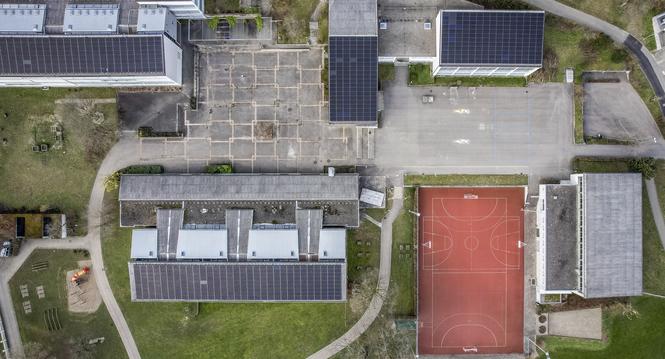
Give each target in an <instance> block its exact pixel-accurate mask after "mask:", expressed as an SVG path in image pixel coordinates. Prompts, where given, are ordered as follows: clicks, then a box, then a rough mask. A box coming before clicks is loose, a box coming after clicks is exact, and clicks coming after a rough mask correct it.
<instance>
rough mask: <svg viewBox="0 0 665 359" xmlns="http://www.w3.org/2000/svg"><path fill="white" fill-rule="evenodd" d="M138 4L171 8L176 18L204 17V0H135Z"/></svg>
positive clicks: (193, 18) (201, 18)
mask: <svg viewBox="0 0 665 359" xmlns="http://www.w3.org/2000/svg"><path fill="white" fill-rule="evenodd" d="M136 2H137V3H138V4H139V5H159V6H164V7H166V8H168V9H169V10H171V12H172V13H173V14H174V15H175V17H177V18H178V19H192V20H195V19H200V20H203V19H205V18H206V17H205V13H204V11H205V0H137V1H136Z"/></svg>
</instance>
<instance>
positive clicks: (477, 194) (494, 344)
mask: <svg viewBox="0 0 665 359" xmlns="http://www.w3.org/2000/svg"><path fill="white" fill-rule="evenodd" d="M524 196H525V189H524V188H522V187H502V188H485V187H480V188H453V187H450V188H422V189H420V191H419V200H418V202H419V210H420V214H421V215H420V223H419V225H420V230H419V232H420V233H419V249H418V281H419V286H418V353H419V354H423V355H426V354H463V353H478V354H488V353H522V352H523V351H524V349H523V320H524V319H523V318H524V312H523V310H524V296H523V293H524V279H523V278H524V264H523V263H524V258H523V255H522V251H523V250H522V248H521V245H520V244H521V241H522V240H523V228H524V219H523V218H524V217H523V212H522V208H523V207H524V199H525V198H524Z"/></svg>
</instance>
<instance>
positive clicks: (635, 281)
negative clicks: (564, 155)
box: [582, 173, 642, 298]
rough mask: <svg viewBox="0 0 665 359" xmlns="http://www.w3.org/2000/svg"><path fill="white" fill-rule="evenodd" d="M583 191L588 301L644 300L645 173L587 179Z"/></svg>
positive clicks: (585, 271)
mask: <svg viewBox="0 0 665 359" xmlns="http://www.w3.org/2000/svg"><path fill="white" fill-rule="evenodd" d="M582 188H583V197H584V198H583V206H584V213H585V218H584V233H585V243H584V249H585V254H586V261H585V262H584V274H585V277H584V282H585V290H584V294H585V296H586V297H587V298H602V297H619V296H634V295H641V294H642V176H641V174H637V173H621V174H618V173H612V174H608V173H590V174H584V177H583V187H582Z"/></svg>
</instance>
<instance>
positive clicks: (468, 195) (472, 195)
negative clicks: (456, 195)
mask: <svg viewBox="0 0 665 359" xmlns="http://www.w3.org/2000/svg"><path fill="white" fill-rule="evenodd" d="M464 199H478V195H476V194H473V193H465V194H464Z"/></svg>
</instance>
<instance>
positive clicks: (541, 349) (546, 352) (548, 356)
mask: <svg viewBox="0 0 665 359" xmlns="http://www.w3.org/2000/svg"><path fill="white" fill-rule="evenodd" d="M525 338H526V340H528V341H529V342H530V343H532V344H533V345H534V346H535V347H536V348H538V349H540V351H541V352H543V353H545V358H547V359H550V353H549V352H548V351H546V350H545V349H543V348H541V347H540V346H538V344H536V342H534V341H533V340H531V338H529V337H525Z"/></svg>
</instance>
